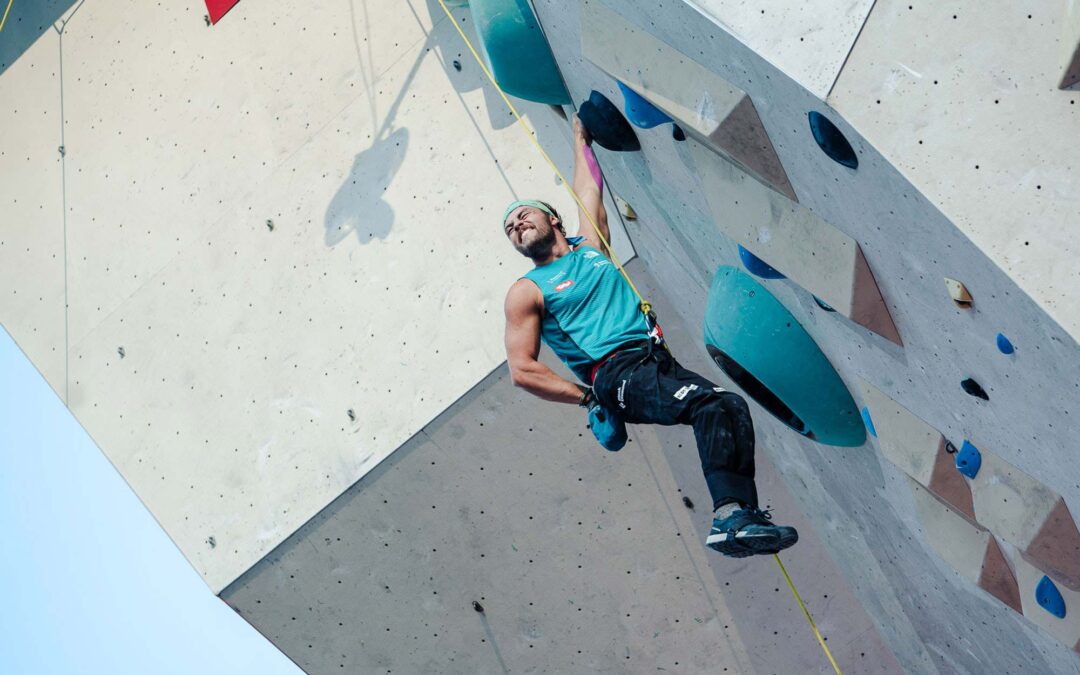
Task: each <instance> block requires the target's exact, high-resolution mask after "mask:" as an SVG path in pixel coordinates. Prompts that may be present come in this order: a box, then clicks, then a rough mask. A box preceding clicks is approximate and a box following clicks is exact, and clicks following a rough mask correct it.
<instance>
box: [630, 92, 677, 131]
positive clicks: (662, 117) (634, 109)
mask: <svg viewBox="0 0 1080 675" xmlns="http://www.w3.org/2000/svg"><path fill="white" fill-rule="evenodd" d="M616 83H617V84H618V85H619V91H621V92H622V96H623V110H625V111H626V119H628V120H630V123H631V124H633V125H634V126H635V127H641V128H642V129H652V128H653V127H655V126H659V125H661V124H667V123H668V122H671V121H673V120H672V119H671V118H670V117H668V116H667V113H665V112H664V111H663V110H660V109H659V108H657V107H656V106H654V105H653V104H652V103H649V102H648V101H647V100H646V99H644V98H642V97H641V94H639V93H637V92H636V91H634V90H633V89H631V88H630V87H628V86H626V85H625V84H623V83H622V82H618V81H616Z"/></svg>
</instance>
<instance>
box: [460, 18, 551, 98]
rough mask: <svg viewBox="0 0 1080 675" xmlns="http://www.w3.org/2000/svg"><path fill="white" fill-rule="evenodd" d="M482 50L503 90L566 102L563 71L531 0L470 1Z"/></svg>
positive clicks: (525, 95)
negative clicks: (556, 60) (561, 71)
mask: <svg viewBox="0 0 1080 675" xmlns="http://www.w3.org/2000/svg"><path fill="white" fill-rule="evenodd" d="M469 9H470V10H471V11H472V16H473V22H474V23H475V24H476V32H477V34H478V35H479V37H480V46H481V51H483V53H484V58H485V59H486V60H487V63H488V67H489V68H490V69H491V74H492V76H493V77H494V78H495V81H496V82H498V83H499V86H500V87H502V89H503V91H505V92H506V93H507V94H512V95H514V96H517V97H518V98H523V99H525V100H526V101H536V102H537V103H548V104H551V105H567V104H569V103H570V94H569V93H568V92H567V91H566V85H565V84H564V83H563V78H562V73H560V72H559V66H558V64H557V63H556V62H555V56H554V55H553V54H552V53H551V46H550V45H549V44H548V41H547V37H546V36H545V35H544V31H543V30H541V29H540V22H539V21H537V20H536V15H535V14H534V13H533V10H532V7H531V6H530V5H529V2H528V0H470V2H469Z"/></svg>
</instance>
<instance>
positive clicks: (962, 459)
mask: <svg viewBox="0 0 1080 675" xmlns="http://www.w3.org/2000/svg"><path fill="white" fill-rule="evenodd" d="M981 466H982V453H981V452H979V449H978V448H976V447H975V446H974V445H972V444H971V442H970V441H966V440H965V441H964V444H963V445H961V446H960V452H958V453H956V470H957V471H959V472H960V473H962V474H964V475H965V476H967V477H968V478H974V477H975V474H977V473H979V468H980V467H981Z"/></svg>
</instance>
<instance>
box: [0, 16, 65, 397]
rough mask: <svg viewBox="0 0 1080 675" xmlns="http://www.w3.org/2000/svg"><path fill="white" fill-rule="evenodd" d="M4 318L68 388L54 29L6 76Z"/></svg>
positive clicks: (0, 195) (58, 387)
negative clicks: (66, 383)
mask: <svg viewBox="0 0 1080 675" xmlns="http://www.w3.org/2000/svg"><path fill="white" fill-rule="evenodd" d="M0 113H2V114H3V117H4V122H3V124H2V125H0V177H2V178H0V323H2V324H3V326H4V328H5V329H6V330H7V331H8V333H10V334H11V337H12V338H14V339H15V342H16V343H17V344H18V345H19V348H20V349H22V351H23V352H24V353H25V354H26V356H27V357H28V358H29V359H30V361H31V362H33V364H34V367H36V368H37V369H38V372H40V373H41V374H42V376H43V377H44V378H45V380H46V381H47V382H48V383H49V386H51V387H52V388H53V390H54V391H56V392H57V394H59V395H60V397H61V398H63V397H64V396H65V395H66V394H65V389H66V385H65V378H66V372H65V371H66V365H65V353H66V347H65V336H64V212H63V203H64V191H63V165H62V160H61V157H60V152H59V147H60V144H61V140H60V139H61V134H60V47H59V39H58V38H57V35H56V33H55V32H54V31H53V30H51V29H50V30H48V31H47V32H45V33H44V34H43V35H42V36H41V37H40V38H38V40H37V42H35V43H34V44H33V45H32V46H31V47H30V48H29V49H28V50H27V51H26V52H24V53H23V54H22V56H21V57H20V58H19V60H18V61H16V62H15V63H14V64H12V66H11V67H10V68H8V69H7V70H6V71H4V73H3V76H2V77H0Z"/></svg>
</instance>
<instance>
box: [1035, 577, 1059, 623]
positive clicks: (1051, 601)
mask: <svg viewBox="0 0 1080 675" xmlns="http://www.w3.org/2000/svg"><path fill="white" fill-rule="evenodd" d="M1035 602H1038V603H1039V606H1040V607H1042V608H1043V609H1045V610H1046V611H1048V612H1050V613H1051V614H1053V615H1054V616H1056V617H1057V618H1059V619H1064V618H1065V598H1063V597H1061V591H1059V590H1058V587H1057V586H1056V585H1054V582H1053V581H1051V580H1050V577H1047V576H1044V577H1043V578H1042V579H1041V580H1040V581H1039V585H1038V586H1036V587H1035Z"/></svg>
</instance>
